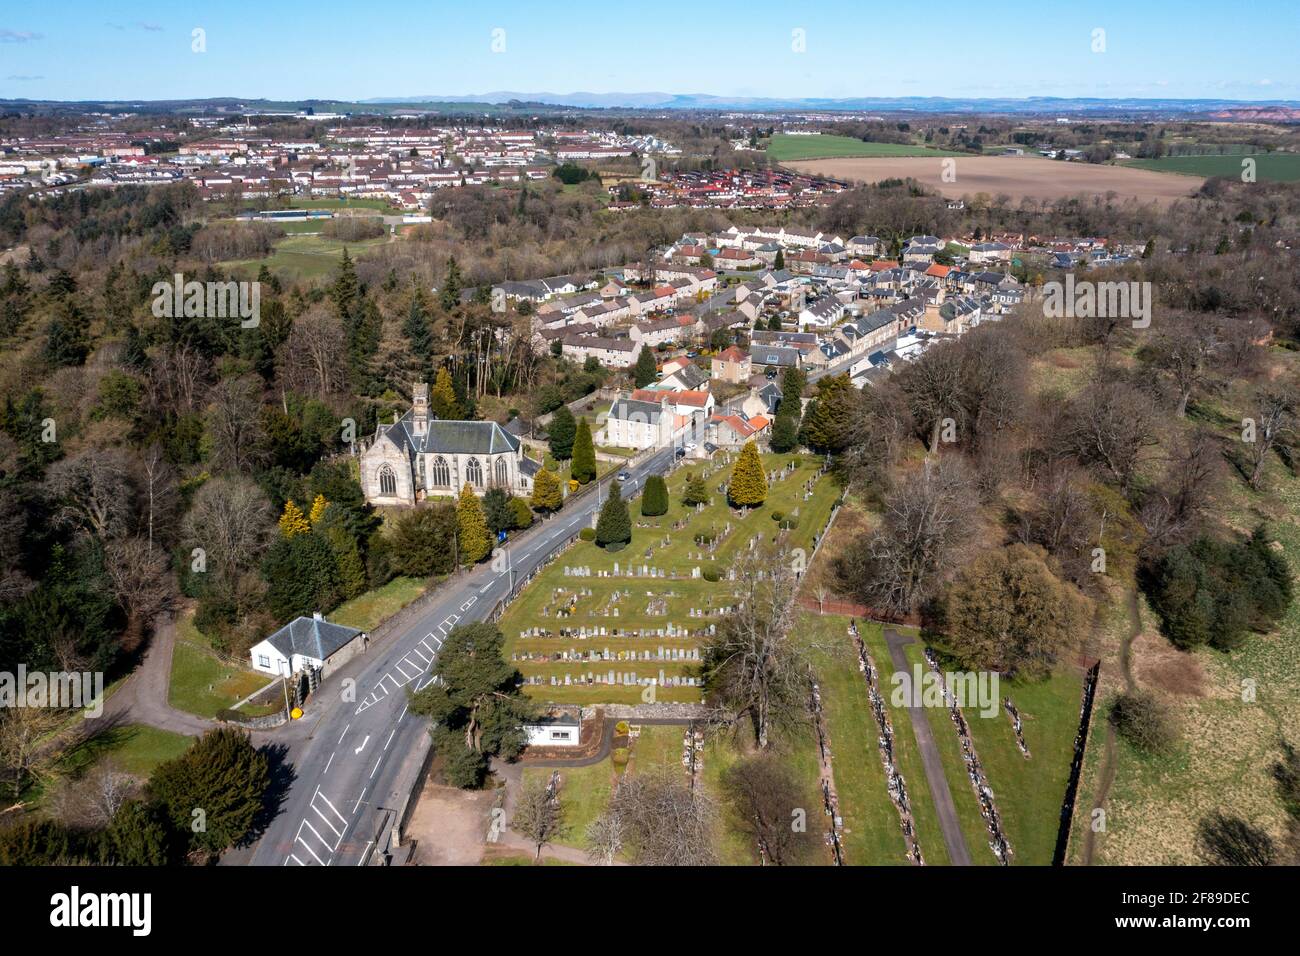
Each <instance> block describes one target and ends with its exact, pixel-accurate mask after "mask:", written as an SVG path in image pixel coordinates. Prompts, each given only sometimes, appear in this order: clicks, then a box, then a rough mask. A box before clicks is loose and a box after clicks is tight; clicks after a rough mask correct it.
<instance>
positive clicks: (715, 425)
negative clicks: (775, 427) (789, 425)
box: [704, 413, 772, 449]
mask: <svg viewBox="0 0 1300 956" xmlns="http://www.w3.org/2000/svg"><path fill="white" fill-rule="evenodd" d="M771 426H772V423H771V421H770V420H769V419H768V418H767V417H766V416H765V415H755V416H753V417H752V418H750V417H747V416H745V415H744V414H743V413H737V414H732V415H714V416H712V417H711V418H710V419H709V424H708V427H707V428H706V429H705V432H704V435H705V440H706V441H707V442H709V443H710V444H712V445H714V446H715V447H717V448H729V449H739V448H742V447H744V445H745V443H746V442H750V441H762V440H763V439H765V438H767V437H768V436H769V435H770V433H771V430H772V427H771Z"/></svg>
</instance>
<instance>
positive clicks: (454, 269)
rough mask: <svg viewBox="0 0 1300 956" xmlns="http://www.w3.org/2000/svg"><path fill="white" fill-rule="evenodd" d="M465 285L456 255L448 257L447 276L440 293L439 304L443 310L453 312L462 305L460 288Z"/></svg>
mask: <svg viewBox="0 0 1300 956" xmlns="http://www.w3.org/2000/svg"><path fill="white" fill-rule="evenodd" d="M463 286H464V280H463V279H462V278H461V275H460V266H459V265H457V264H456V257H455V256H451V257H449V258H448V259H447V278H446V279H445V280H443V283H442V290H441V291H440V292H439V293H438V305H440V306H441V307H442V311H444V312H451V311H452V310H453V309H455V308H456V307H457V306H459V305H460V290H461V289H462V288H463Z"/></svg>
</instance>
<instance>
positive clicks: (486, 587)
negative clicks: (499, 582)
mask: <svg viewBox="0 0 1300 956" xmlns="http://www.w3.org/2000/svg"><path fill="white" fill-rule="evenodd" d="M495 583H496V582H495V581H489V582H488V583H487V584H485V585H483V586H482V587H481V588H479V589H478V593H479V594H483V593H485V592H486V591H487V589H488V588H490V587H491V586H492V585H494V584H495Z"/></svg>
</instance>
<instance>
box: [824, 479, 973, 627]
mask: <svg viewBox="0 0 1300 956" xmlns="http://www.w3.org/2000/svg"><path fill="white" fill-rule="evenodd" d="M972 487H973V481H972V479H971V476H970V472H969V469H968V468H967V467H966V466H965V464H964V462H963V461H962V460H961V459H960V458H957V457H955V456H951V455H949V456H944V457H942V458H940V459H939V461H938V463H937V464H934V465H929V464H927V466H926V467H925V468H924V469H922V470H920V471H916V472H913V473H911V474H910V475H909V476H908V477H907V478H906V479H905V480H904V481H903V482H902V483H901V485H900V487H899V488H898V490H897V492H896V493H894V494H892V495H890V496H889V498H888V500H887V501H886V502H885V512H884V515H883V518H882V521H881V524H880V528H879V529H878V530H877V531H876V532H875V534H873V535H871V536H870V537H869V538H867V539H866V540H865V541H861V542H858V543H855V544H853V545H850V547H849V548H848V549H846V551H845V553H844V554H843V555H841V557H840V559H839V561H838V562H837V565H836V569H837V572H838V575H839V578H840V580H841V582H842V583H843V584H844V586H845V587H846V589H847V590H849V591H850V592H852V593H854V594H856V595H858V596H859V597H860V598H862V599H863V600H864V601H865V602H866V603H867V604H869V605H871V606H872V607H874V608H876V609H878V610H880V611H883V612H885V613H890V614H908V613H910V612H912V611H913V610H915V609H916V607H917V606H918V605H920V603H921V602H922V601H923V600H924V599H925V598H927V597H929V596H930V595H931V594H932V593H933V592H934V589H935V587H936V586H937V585H938V583H939V581H940V578H941V575H942V574H943V572H944V571H945V570H946V569H947V568H948V567H949V564H950V562H949V558H950V556H951V555H952V553H953V551H954V549H956V548H957V547H958V546H959V545H960V544H961V543H962V542H963V541H965V540H966V538H967V537H968V536H969V534H970V532H971V526H970V521H971V506H970V502H971V494H972Z"/></svg>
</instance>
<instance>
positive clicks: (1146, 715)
mask: <svg viewBox="0 0 1300 956" xmlns="http://www.w3.org/2000/svg"><path fill="white" fill-rule="evenodd" d="M1110 722H1111V723H1112V724H1113V725H1114V727H1115V731H1116V733H1118V734H1119V735H1120V736H1121V737H1123V738H1124V739H1125V740H1127V741H1128V742H1129V743H1131V744H1132V745H1133V746H1134V747H1137V748H1138V749H1139V750H1143V751H1146V752H1147V753H1163V752H1164V751H1166V750H1168V749H1169V748H1170V746H1171V745H1172V744H1173V743H1174V741H1175V740H1176V739H1177V738H1178V729H1177V727H1175V726H1174V722H1173V718H1172V717H1171V715H1170V713H1169V708H1168V707H1166V706H1165V705H1164V704H1163V703H1161V702H1160V700H1159V699H1158V698H1157V697H1156V696H1155V695H1154V694H1151V693H1148V692H1146V691H1140V690H1139V691H1133V692H1131V693H1124V694H1120V695H1119V696H1117V697H1116V698H1115V702H1114V703H1113V704H1111V707H1110Z"/></svg>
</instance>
